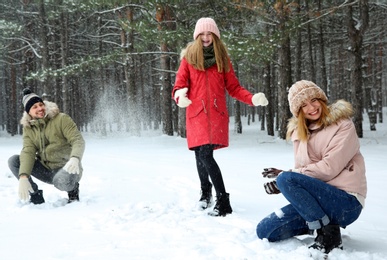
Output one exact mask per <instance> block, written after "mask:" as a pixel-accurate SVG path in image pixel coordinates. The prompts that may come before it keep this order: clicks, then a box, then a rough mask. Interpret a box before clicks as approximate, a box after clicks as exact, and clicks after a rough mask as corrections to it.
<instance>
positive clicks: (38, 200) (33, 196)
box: [30, 190, 44, 204]
mask: <svg viewBox="0 0 387 260" xmlns="http://www.w3.org/2000/svg"><path fill="white" fill-rule="evenodd" d="M30 202H31V203H33V204H42V203H44V198H43V191H42V190H37V191H35V192H34V193H30Z"/></svg>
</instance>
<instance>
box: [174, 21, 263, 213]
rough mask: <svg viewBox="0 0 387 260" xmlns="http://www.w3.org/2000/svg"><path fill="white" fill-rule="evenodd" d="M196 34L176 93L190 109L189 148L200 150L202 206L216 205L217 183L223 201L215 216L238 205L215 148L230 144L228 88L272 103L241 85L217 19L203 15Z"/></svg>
mask: <svg viewBox="0 0 387 260" xmlns="http://www.w3.org/2000/svg"><path fill="white" fill-rule="evenodd" d="M193 38H194V41H193V42H190V43H189V44H188V45H187V47H186V48H185V49H184V50H183V51H182V55H181V57H182V59H181V63H180V67H179V70H178V72H177V75H176V82H175V86H174V88H173V91H172V96H173V98H174V100H175V101H176V103H177V105H178V106H179V107H183V108H184V107H186V108H187V110H186V115H187V116H186V130H187V142H188V148H189V149H190V150H194V151H195V157H196V165H197V170H198V173H199V179H200V184H201V192H202V193H201V198H200V200H199V208H200V209H203V210H204V209H206V208H208V207H210V206H211V204H212V184H213V185H214V188H215V191H216V197H217V202H216V205H215V207H214V210H213V211H212V212H210V213H209V214H210V215H212V216H225V215H226V214H230V213H232V208H231V206H230V200H229V194H228V193H226V189H225V186H224V182H223V178H222V173H221V171H220V169H219V166H218V164H217V163H216V161H215V159H214V157H213V150H215V149H219V148H223V147H227V146H228V138H229V137H228V125H229V116H228V111H227V106H226V91H227V92H228V93H229V95H231V96H232V97H234V98H236V99H238V100H239V101H242V102H244V103H246V104H249V105H254V106H259V105H261V106H266V105H267V104H268V101H267V99H266V97H265V95H264V94H263V93H258V94H255V95H253V94H251V93H250V92H249V91H248V90H246V89H244V88H243V87H242V86H241V85H240V84H239V81H238V79H237V78H236V76H235V73H234V70H233V68H232V64H231V62H230V58H229V56H228V53H227V49H226V47H225V46H224V44H223V43H222V41H221V40H220V33H219V29H218V27H217V25H216V23H215V21H214V20H213V19H211V18H200V19H199V20H198V21H197V23H196V26H195V31H194V34H193ZM209 178H211V181H212V184H211V182H210V179H209Z"/></svg>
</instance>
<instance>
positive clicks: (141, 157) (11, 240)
mask: <svg viewBox="0 0 387 260" xmlns="http://www.w3.org/2000/svg"><path fill="white" fill-rule="evenodd" d="M384 118H387V114H386V113H384ZM231 122H232V120H231ZM259 125H260V123H255V124H254V125H250V126H247V125H246V124H245V125H244V133H243V134H242V135H238V134H235V133H233V131H232V128H233V125H232V123H231V124H230V128H231V131H230V147H229V148H226V149H221V150H218V151H216V152H215V159H216V160H217V162H218V164H219V166H220V168H221V170H222V172H223V177H224V180H225V184H226V189H227V191H228V192H229V193H230V199H231V205H232V207H233V210H234V212H233V214H231V215H228V216H226V217H210V216H208V215H207V211H198V210H197V209H196V202H197V200H198V199H199V196H200V193H199V179H198V177H197V172H196V166H195V160H194V153H193V152H191V151H189V150H188V149H187V145H186V140H185V139H182V138H180V137H170V136H164V135H161V134H160V133H158V132H144V133H143V135H142V137H127V136H124V134H120V135H112V134H110V135H109V136H108V137H101V136H99V135H98V134H90V133H84V136H85V139H86V151H85V155H84V159H83V166H84V169H85V170H84V177H83V179H82V180H81V183H80V190H81V193H80V197H81V201H80V202H79V203H72V204H68V205H67V204H66V198H67V194H66V193H65V192H61V191H59V190H56V189H55V188H53V187H52V186H50V185H47V184H43V183H41V182H38V184H39V187H40V188H41V189H43V191H44V196H45V199H46V203H45V204H42V205H31V204H21V203H20V202H19V201H18V197H17V188H18V183H17V181H16V179H15V178H14V177H13V176H11V172H10V170H9V169H8V165H7V160H8V158H9V157H10V156H11V155H13V154H17V153H19V152H20V149H21V146H22V140H21V136H14V137H11V136H9V135H7V134H6V133H4V132H0V158H1V159H0V169H1V173H0V194H1V196H0V212H1V213H0V241H1V242H0V259H4V260H13V259H17V260H19V259H29V260H34V259H39V260H65V259H66V260H67V259H71V260H78V259H79V260H87V259H90V260H100V259H101V260H106V259H120V260H121V259H264V260H266V259H287V260H291V259H294V260H302V259H310V253H309V250H308V245H309V244H311V243H312V241H313V237H311V236H304V237H299V238H293V239H289V240H287V241H283V242H279V243H269V242H267V241H262V240H259V239H258V238H257V236H256V233H255V228H256V225H257V223H258V222H259V221H260V220H261V219H262V218H263V217H265V216H266V215H268V214H269V213H271V212H272V211H274V210H276V209H278V208H280V207H281V206H283V205H284V204H286V203H287V202H286V200H285V199H284V198H283V197H282V196H281V195H267V194H266V193H265V191H264V189H263V186H262V184H263V183H264V181H265V180H264V179H263V178H262V177H261V171H262V168H264V167H268V166H271V167H277V168H283V169H288V168H291V167H292V166H293V165H292V162H293V154H292V145H291V144H290V143H287V142H286V141H284V140H281V139H278V138H277V137H270V136H267V135H266V133H265V132H263V131H260V130H258V129H259V128H260V126H259ZM368 129H369V125H368V123H367V122H365V123H364V138H363V139H361V144H362V147H361V151H362V153H363V155H364V157H365V160H366V167H367V177H368V198H367V200H366V207H365V209H364V211H363V212H362V214H361V216H360V218H359V219H358V220H357V221H356V222H355V223H354V224H352V225H350V226H348V227H347V228H346V229H342V236H343V243H344V250H343V251H341V250H334V251H333V252H331V253H330V254H329V259H340V260H345V259H350V260H357V259H361V260H367V259H369V260H382V259H387V224H386V221H385V219H386V216H387V203H386V198H387V197H386V196H387V195H386V194H387V191H386V188H387V164H386V161H387V123H384V124H378V125H377V131H376V132H371V131H369V130H368Z"/></svg>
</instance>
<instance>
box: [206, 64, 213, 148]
mask: <svg viewBox="0 0 387 260" xmlns="http://www.w3.org/2000/svg"><path fill="white" fill-rule="evenodd" d="M209 88H210V86H209V80H208V70H206V92H207V104H210V103H211V102H210V101H211V96H210V89H209ZM207 115H208V133H209V137H210V144H212V130H211V129H212V127H211V107H209V109H208V113H207Z"/></svg>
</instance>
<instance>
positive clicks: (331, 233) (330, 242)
mask: <svg viewBox="0 0 387 260" xmlns="http://www.w3.org/2000/svg"><path fill="white" fill-rule="evenodd" d="M314 242H315V243H314V244H313V245H311V246H309V248H314V249H317V250H320V251H321V252H323V253H325V254H328V253H329V252H331V251H332V250H333V249H334V248H339V249H343V245H342V243H341V234H340V226H339V225H326V226H324V227H322V228H320V229H317V237H316V238H315V239H314Z"/></svg>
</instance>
